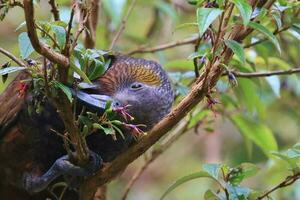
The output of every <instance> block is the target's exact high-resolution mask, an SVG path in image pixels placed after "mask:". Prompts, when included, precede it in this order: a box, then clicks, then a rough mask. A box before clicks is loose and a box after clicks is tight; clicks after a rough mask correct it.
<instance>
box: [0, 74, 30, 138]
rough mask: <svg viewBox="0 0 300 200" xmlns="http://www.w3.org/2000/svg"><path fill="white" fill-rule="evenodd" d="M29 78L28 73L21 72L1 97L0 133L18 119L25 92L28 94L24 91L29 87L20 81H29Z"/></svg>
mask: <svg viewBox="0 0 300 200" xmlns="http://www.w3.org/2000/svg"><path fill="white" fill-rule="evenodd" d="M28 77H29V74H28V73H27V72H21V73H20V74H18V75H17V77H16V78H15V79H14V80H13V81H12V82H11V83H10V84H9V86H8V87H7V88H6V90H5V91H4V92H3V93H2V94H1V95H0V113H1V115H0V133H1V130H2V129H3V128H4V127H5V126H7V125H8V124H9V123H10V122H12V121H13V120H14V119H15V118H16V116H17V115H18V113H19V111H20V110H21V109H22V107H23V105H24V97H25V95H24V92H26V91H24V89H25V87H27V86H25V85H23V84H21V82H20V81H22V80H25V79H28ZM20 84H21V85H20ZM20 90H21V91H20ZM20 92H21V93H20Z"/></svg>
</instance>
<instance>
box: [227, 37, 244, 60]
mask: <svg viewBox="0 0 300 200" xmlns="http://www.w3.org/2000/svg"><path fill="white" fill-rule="evenodd" d="M225 44H226V46H228V47H229V48H230V49H231V50H232V51H233V53H234V54H235V55H236V56H237V57H238V59H239V60H240V61H241V62H242V63H243V64H245V63H246V58H245V52H244V48H243V46H242V45H241V44H240V43H238V42H237V41H234V40H225Z"/></svg>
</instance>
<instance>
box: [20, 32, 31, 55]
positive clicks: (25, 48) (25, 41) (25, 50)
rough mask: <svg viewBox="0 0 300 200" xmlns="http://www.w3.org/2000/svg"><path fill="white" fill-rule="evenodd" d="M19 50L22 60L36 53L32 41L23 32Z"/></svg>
mask: <svg viewBox="0 0 300 200" xmlns="http://www.w3.org/2000/svg"><path fill="white" fill-rule="evenodd" d="M18 41H19V49H20V54H21V58H22V59H26V58H28V57H29V56H30V55H31V54H32V52H33V51H34V49H33V47H32V45H31V41H30V39H29V37H28V35H27V33H26V32H23V33H21V34H20V35H19V39H18Z"/></svg>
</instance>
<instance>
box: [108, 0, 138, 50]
mask: <svg viewBox="0 0 300 200" xmlns="http://www.w3.org/2000/svg"><path fill="white" fill-rule="evenodd" d="M135 3H136V0H132V1H131V4H130V7H129V8H128V11H127V13H126V15H125V16H124V18H123V20H122V22H121V25H120V27H119V30H118V32H117V33H116V35H115V37H114V39H113V40H112V42H111V44H110V47H109V50H110V51H111V50H112V49H113V48H114V46H115V44H116V43H117V41H118V39H119V38H120V36H121V34H122V33H123V31H124V30H125V25H126V22H127V20H128V17H129V16H130V14H131V12H132V10H133V8H134V6H135Z"/></svg>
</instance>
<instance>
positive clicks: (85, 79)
mask: <svg viewBox="0 0 300 200" xmlns="http://www.w3.org/2000/svg"><path fill="white" fill-rule="evenodd" d="M70 68H71V69H72V70H73V71H74V72H76V73H77V74H78V75H79V76H80V77H81V78H82V79H83V80H84V81H85V82H87V83H89V84H92V82H91V81H90V79H89V78H88V77H87V75H86V74H85V73H84V72H83V71H82V70H81V69H79V68H78V67H77V66H76V65H75V63H74V61H73V60H72V61H71V63H70Z"/></svg>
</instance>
